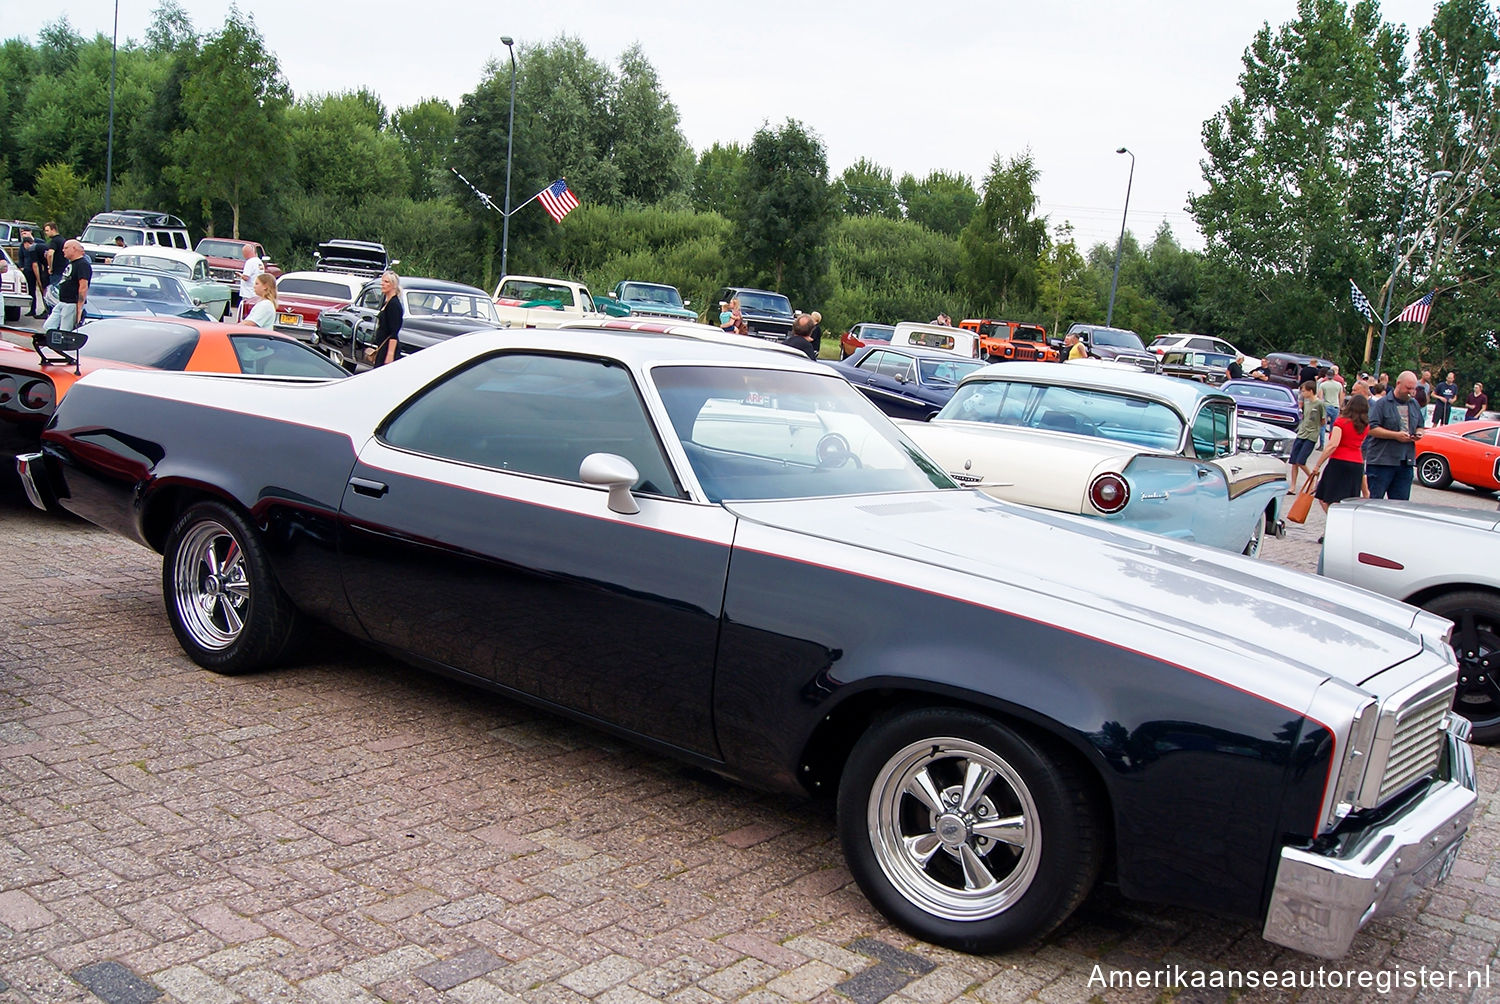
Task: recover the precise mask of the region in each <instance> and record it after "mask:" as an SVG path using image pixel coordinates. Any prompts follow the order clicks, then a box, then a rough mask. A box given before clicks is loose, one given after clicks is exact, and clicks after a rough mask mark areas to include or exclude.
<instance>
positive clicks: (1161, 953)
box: [0, 492, 1500, 1004]
mask: <svg viewBox="0 0 1500 1004" xmlns="http://www.w3.org/2000/svg"><path fill="white" fill-rule="evenodd" d="M1429 497H1438V496H1429ZM1440 497H1441V498H1442V499H1444V500H1445V501H1449V502H1461V503H1466V504H1471V505H1478V506H1483V507H1486V508H1488V507H1492V506H1493V505H1494V502H1493V500H1491V499H1488V498H1481V497H1479V496H1475V495H1473V494H1470V493H1465V492H1450V493H1444V494H1443V495H1442V496H1440ZM1321 532H1322V528H1321V517H1320V516H1318V515H1315V516H1314V517H1313V521H1312V522H1310V523H1309V525H1308V526H1307V527H1295V528H1293V530H1292V532H1291V534H1290V535H1289V536H1288V538H1287V539H1286V540H1283V541H1271V542H1269V543H1268V544H1267V556H1268V558H1269V559H1270V560H1275V561H1278V562H1281V563H1284V564H1289V565H1293V566H1296V567H1301V568H1309V569H1310V568H1312V567H1313V564H1314V562H1315V561H1316V553H1317V548H1316V545H1315V543H1314V540H1315V538H1316V537H1317V535H1318V534H1319V533H1321ZM158 575H159V572H158V564H157V561H156V559H155V557H154V556H153V555H151V554H149V553H148V552H146V551H144V550H142V549H140V548H137V547H135V546H133V545H131V544H129V543H127V542H125V541H124V540H121V539H119V538H115V537H112V536H109V535H107V534H105V533H103V532H102V531H98V530H95V529H93V528H91V527H88V526H86V525H84V524H81V523H79V522H76V521H71V520H64V519H57V518H49V517H45V516H43V515H41V514H39V513H35V512H33V511H31V510H30V509H29V508H28V507H26V506H25V505H24V503H23V502H22V501H21V500H20V499H19V498H18V497H16V496H13V495H12V496H5V497H0V1002H16V1001H32V1002H55V1001H92V1000H97V999H102V1000H106V1001H115V1002H126V1001H149V1000H160V1001H173V1000H176V1001H183V1002H192V1004H198V1002H209V1004H215V1002H232V1001H276V1002H368V1001H453V1002H464V1004H470V1002H481V1001H514V1000H523V1001H530V1002H535V1004H550V1002H569V1001H583V1000H592V1001H600V1002H604V1004H630V1002H634V1001H644V1000H648V999H658V1000H670V1001H676V1002H681V1004H699V1002H705V1004H706V1002H713V1001H721V1000H747V1001H782V1000H822V1001H845V1002H847V1001H848V1000H855V1001H860V1002H873V1001H879V1000H882V999H884V1000H890V1001H911V1002H924V1004H925V1002H940V1001H948V1000H958V999H962V1000H974V1001H994V1002H1005V1001H1020V1000H1036V1001H1044V1002H1051V1004H1056V1002H1068V1001H1088V1000H1100V1001H1116V1000H1125V1001H1158V1000H1160V1001H1167V1000H1176V1001H1194V1002H1197V1001H1205V1002H1213V1001H1227V1000H1254V1001H1261V1000H1266V1001H1290V1000H1299V1001H1325V1000H1334V1001H1345V1000H1347V1001H1365V1000H1370V999H1372V996H1373V995H1372V993H1371V991H1369V990H1317V989H1313V990H1285V989H1278V990H1276V991H1275V992H1265V991H1260V992H1256V993H1243V994H1239V995H1235V994H1229V993H1226V992H1225V991H1223V990H1193V989H1187V990H1182V991H1180V992H1179V991H1172V990H1166V989H1148V990H1137V991H1133V992H1127V991H1122V990H1108V989H1105V988H1103V987H1101V986H1100V985H1098V984H1097V983H1095V984H1092V985H1091V983H1090V979H1091V977H1093V976H1094V975H1095V973H1096V972H1108V971H1110V970H1111V969H1113V968H1115V967H1119V968H1124V969H1131V970H1135V969H1140V968H1143V967H1146V968H1151V967H1171V966H1181V967H1183V968H1184V969H1186V970H1193V969H1212V968H1215V967H1222V968H1224V969H1227V970H1233V971H1240V972H1247V971H1251V970H1257V971H1258V970H1271V971H1273V972H1274V973H1276V974H1277V975H1278V976H1284V974H1288V973H1302V974H1306V975H1305V977H1304V978H1307V979H1316V978H1317V974H1318V973H1319V971H1322V972H1323V973H1324V974H1325V976H1324V979H1325V980H1327V979H1328V976H1327V975H1326V974H1328V973H1329V972H1331V970H1330V967H1326V966H1323V965H1321V964H1320V963H1319V962H1318V961H1317V960H1314V959H1311V958H1308V957H1305V956H1300V955H1297V954H1296V953H1292V952H1287V951H1282V950H1280V949H1278V948H1276V947H1275V946H1272V945H1270V944H1268V943H1266V942H1264V941H1262V940H1261V939H1260V937H1259V936H1258V931H1257V929H1256V928H1255V926H1254V925H1252V924H1249V923H1246V922H1244V921H1240V920H1233V919H1221V918H1217V917H1214V916H1212V915H1209V914H1205V913H1197V912H1193V911H1188V910H1180V909H1165V908H1159V907H1152V906H1141V905H1137V904H1131V903H1126V902H1124V901H1122V900H1121V899H1120V898H1119V897H1118V896H1117V895H1115V894H1114V893H1112V892H1111V891H1110V890H1108V889H1102V890H1100V891H1098V892H1097V893H1096V894H1095V895H1094V896H1093V897H1092V898H1091V899H1090V900H1089V901H1088V902H1087V903H1086V904H1085V906H1084V907H1083V909H1082V910H1081V911H1080V912H1079V914H1078V915H1077V916H1076V917H1075V918H1074V919H1073V920H1071V921H1070V922H1069V923H1068V924H1067V925H1066V926H1065V927H1064V928H1063V929H1061V930H1060V931H1059V932H1057V933H1056V934H1054V935H1053V936H1052V937H1050V938H1048V939H1047V940H1046V941H1045V942H1043V943H1042V944H1040V945H1037V946H1034V947H1032V948H1029V949H1028V950H1026V951H1021V952H1016V953H1012V954H1008V955H1002V956H993V957H982V958H977V957H970V956H964V955H960V954H957V953H954V952H950V951H946V950H943V949H938V948H934V947H932V946H930V945H926V944H922V943H917V942H913V941H912V939H910V938H908V937H906V936H905V935H903V934H902V933H901V932H899V931H897V930H894V929H893V928H891V927H889V926H888V925H886V924H885V923H883V922H882V920H881V918H880V917H879V916H878V915H877V914H876V913H875V912H874V910H873V909H871V907H870V906H869V904H868V903H867V902H866V901H865V899H864V898H863V897H862V896H861V895H860V893H859V892H858V890H857V889H856V888H855V887H854V886H853V885H852V883H851V881H850V879H849V876H848V873H847V872H846V871H845V869H844V867H843V864H842V860H841V855H840V853H839V849H838V846H837V841H836V839H835V836H834V827H833V820H832V816H831V813H830V812H829V811H828V810H827V809H826V808H825V807H822V806H818V805H808V804H798V803H794V802H790V801H787V800H785V799H782V798H777V797H770V796H762V795H756V794H753V793H749V792H746V791H744V790H741V789H739V788H736V787H733V786H731V785H729V784H727V783H724V782H721V781H719V780H717V779H715V778H713V777H710V776H706V775H704V774H701V773H698V772H695V771H692V770H688V769H685V768H683V767H681V766H679V765H677V764H675V763H674V762H671V761H668V760H664V759H661V758H659V757H655V756H652V755H648V754H644V753H641V752H639V751H636V750H634V749H632V748H630V747H628V746H625V745H624V744H621V743H619V742H617V741H616V740H614V739H612V738H609V737H605V736H602V735H600V734H598V733H594V732H590V731H588V730H585V729H581V728H580V727H578V726H576V725H574V724H571V723H569V722H566V721H563V720H560V719H556V718H551V717H548V716H545V715H541V714H538V713H536V712H534V711H532V710H530V709H528V708H525V707H523V706H520V705H517V704H513V703H509V702H506V701H503V700H497V699H495V698H493V697H490V696H487V695H484V694H481V693H478V692H476V691H473V690H470V689H467V688H465V687H461V686H458V685H455V684H452V683H449V682H447V681H444V680H440V679H435V678H433V677H430V676H427V675H423V674H421V673H419V672H417V671H414V670H410V669H408V668H406V667H404V666H402V665H400V664H397V663H394V662H392V661H389V660H387V659H385V658H383V657H380V656H377V655H374V654H372V653H370V652H368V651H366V650H364V649H361V648H360V647H358V646H356V645H353V644H351V643H349V642H347V641H346V640H343V639H339V638H330V639H326V640H325V641H324V643H323V644H322V645H321V646H319V647H318V648H317V650H315V651H314V652H312V653H310V654H309V655H308V656H307V657H306V658H305V659H304V660H303V661H302V662H301V664H299V665H295V666H291V667H288V668H285V669H282V670H279V671H277V672H272V673H265V674H261V675H255V676H248V677H239V678H226V677H219V676H215V675H213V674H211V673H206V672H204V671H202V670H199V669H198V668H196V667H195V666H194V665H193V664H192V663H190V662H189V661H188V660H187V659H186V658H185V657H184V656H183V655H182V654H181V652H180V650H179V649H178V647H177V644H176V642H175V641H174V639H173V637H172V634H171V631H170V630H169V628H168V626H167V622H166V619H165V617H164V615H163V613H162V609H161V598H160V590H159V584H158ZM1497 775H1500V756H1497V755H1495V754H1491V753H1488V752H1486V753H1483V754H1482V755H1481V758H1480V782H1481V788H1482V799H1483V801H1482V804H1481V809H1480V814H1479V819H1478V820H1477V823H1476V825H1475V827H1474V829H1473V831H1472V832H1471V835H1470V837H1469V840H1468V842H1467V843H1466V844H1465V847H1464V853H1463V856H1462V858H1461V860H1460V861H1459V862H1458V865H1457V867H1456V869H1455V872H1454V874H1453V877H1452V879H1451V880H1450V881H1449V882H1448V883H1447V885H1445V886H1444V887H1442V888H1441V889H1440V890H1439V891H1438V892H1437V893H1436V894H1434V895H1431V896H1430V897H1427V898H1425V899H1424V900H1422V901H1420V902H1419V903H1418V904H1417V907H1420V909H1419V910H1418V909H1417V908H1416V907H1414V908H1412V909H1410V910H1408V912H1407V913H1405V914H1403V915H1402V916H1400V917H1398V918H1396V919H1394V920H1389V921H1382V922H1378V923H1376V924H1374V925H1372V926H1371V927H1370V928H1368V929H1367V931H1366V932H1365V933H1363V934H1362V935H1361V936H1360V938H1359V940H1358V941H1357V943H1356V946H1355V949H1354V951H1353V953H1352V954H1351V955H1350V956H1349V958H1348V959H1346V960H1345V961H1344V963H1343V964H1342V965H1343V966H1344V967H1347V968H1351V969H1354V970H1360V971H1368V972H1372V973H1375V974H1377V975H1380V974H1385V975H1386V976H1389V975H1390V974H1391V973H1393V972H1394V971H1395V970H1397V969H1400V970H1403V971H1406V972H1412V971H1414V970H1416V967H1419V966H1423V965H1426V966H1428V967H1436V968H1438V969H1441V970H1444V971H1447V970H1453V971H1455V972H1457V973H1458V974H1459V975H1460V978H1461V979H1462V978H1466V974H1467V973H1469V972H1470V971H1476V972H1480V973H1485V972H1488V973H1490V974H1491V977H1492V979H1495V980H1500V960H1497V958H1496V951H1497V949H1496V942H1497V936H1500V856H1497V853H1496V849H1497V841H1500V807H1497V803H1496V802H1495V801H1494V800H1493V798H1492V793H1493V792H1494V791H1495V788H1496V782H1497V780H1500V777H1497ZM1183 839H1184V840H1191V839H1193V835H1192V834H1183ZM1099 966H1102V967H1103V969H1099V970H1096V967H1099ZM1169 971H1170V970H1169ZM1414 998H1420V999H1424V1000H1475V1001H1480V1000H1495V999H1500V989H1494V988H1491V989H1488V990H1484V989H1480V990H1474V991H1470V990H1468V989H1463V988H1460V989H1458V990H1431V991H1428V992H1426V993H1420V992H1419V991H1418V990H1416V989H1404V990H1398V991H1397V992H1395V993H1393V994H1392V995H1391V996H1390V997H1389V998H1383V999H1391V1000H1409V999H1414Z"/></svg>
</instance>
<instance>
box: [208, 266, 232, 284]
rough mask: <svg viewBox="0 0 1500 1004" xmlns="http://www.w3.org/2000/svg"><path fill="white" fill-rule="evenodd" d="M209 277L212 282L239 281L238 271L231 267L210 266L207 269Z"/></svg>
mask: <svg viewBox="0 0 1500 1004" xmlns="http://www.w3.org/2000/svg"><path fill="white" fill-rule="evenodd" d="M208 275H209V278H211V279H213V281H214V282H239V281H240V273H238V272H236V271H235V270H234V269H232V268H211V269H209V270H208Z"/></svg>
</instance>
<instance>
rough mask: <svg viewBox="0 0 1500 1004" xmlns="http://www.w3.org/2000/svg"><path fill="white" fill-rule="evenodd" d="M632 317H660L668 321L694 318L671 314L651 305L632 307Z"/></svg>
mask: <svg viewBox="0 0 1500 1004" xmlns="http://www.w3.org/2000/svg"><path fill="white" fill-rule="evenodd" d="M630 316H631V317H660V318H663V319H665V320H668V321H691V320H693V318H691V317H685V316H683V315H682V314H669V313H667V312H666V311H664V310H652V309H651V308H650V307H631V308H630Z"/></svg>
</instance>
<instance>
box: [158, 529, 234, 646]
mask: <svg viewBox="0 0 1500 1004" xmlns="http://www.w3.org/2000/svg"><path fill="white" fill-rule="evenodd" d="M172 586H173V602H174V603H175V604H176V606H177V613H178V615H179V616H180V618H181V619H182V624H183V627H184V628H186V629H187V632H188V634H189V635H191V636H192V638H193V641H195V642H196V643H197V644H199V645H201V646H202V647H203V648H206V649H212V650H218V649H223V648H228V647H229V646H230V645H232V644H234V642H235V640H236V639H237V638H239V636H240V632H241V631H243V630H244V627H245V615H246V613H247V612H248V611H249V607H250V583H249V580H248V579H247V578H246V573H245V562H244V552H243V551H241V550H240V545H239V541H237V540H235V538H234V535H233V534H232V533H230V532H229V530H228V529H227V528H226V527H224V526H222V525H220V524H219V523H216V522H214V521H213V520H205V521H203V522H202V523H198V524H196V525H195V526H194V527H193V528H192V529H191V530H189V531H188V532H187V534H186V535H185V536H184V537H183V538H182V542H181V543H180V544H179V545H178V547H177V552H176V556H175V558H174V560H173V563H172Z"/></svg>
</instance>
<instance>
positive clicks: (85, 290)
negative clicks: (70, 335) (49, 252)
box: [39, 241, 94, 342]
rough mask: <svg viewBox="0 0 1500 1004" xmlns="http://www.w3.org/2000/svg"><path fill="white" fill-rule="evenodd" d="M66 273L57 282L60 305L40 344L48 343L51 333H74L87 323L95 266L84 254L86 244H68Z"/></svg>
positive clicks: (64, 255)
mask: <svg viewBox="0 0 1500 1004" xmlns="http://www.w3.org/2000/svg"><path fill="white" fill-rule="evenodd" d="M60 260H61V261H62V263H63V271H62V276H61V278H59V279H58V281H57V301H58V302H57V306H55V307H53V308H52V313H51V314H49V315H48V316H47V323H46V325H45V326H44V327H43V328H42V334H41V336H40V339H39V340H40V341H42V342H46V340H47V332H49V331H72V330H73V329H74V328H76V327H78V325H80V324H82V323H83V317H84V304H85V303H86V302H87V301H88V298H89V281H90V280H91V279H93V278H94V266H93V264H92V263H90V261H89V259H88V256H87V255H85V254H84V253H83V245H82V244H80V243H78V242H77V241H65V242H64V243H63V246H62V258H61V259H60Z"/></svg>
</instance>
